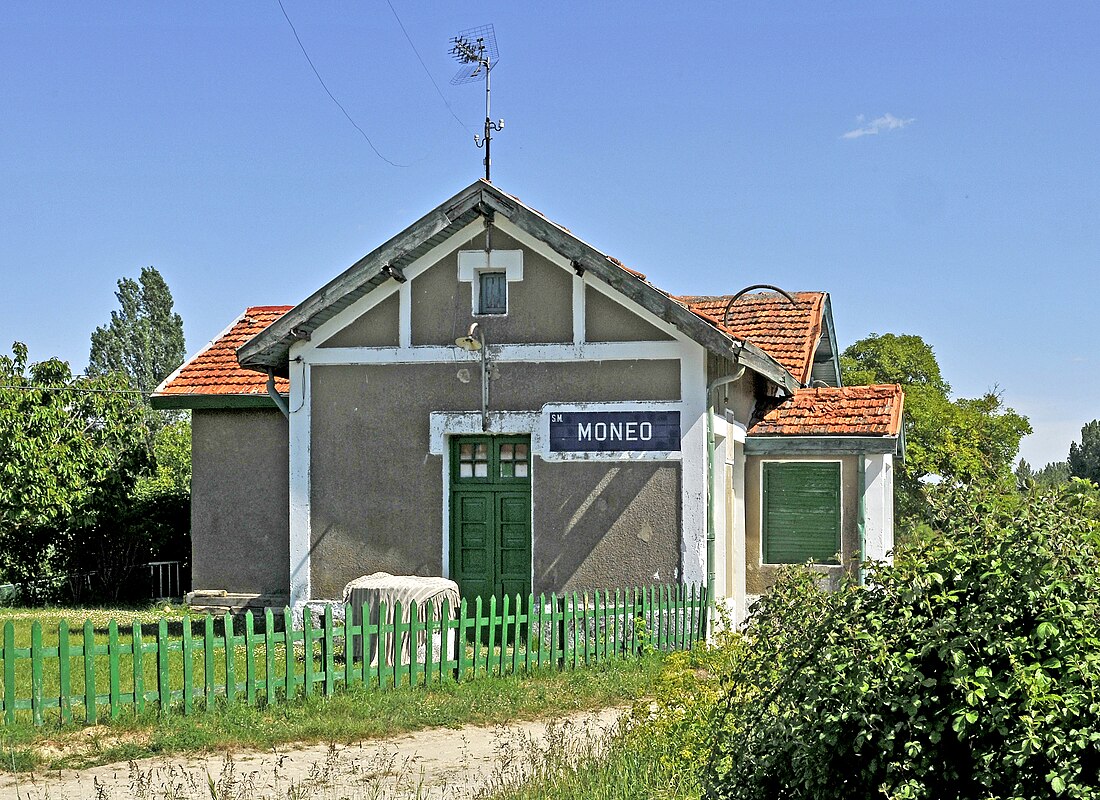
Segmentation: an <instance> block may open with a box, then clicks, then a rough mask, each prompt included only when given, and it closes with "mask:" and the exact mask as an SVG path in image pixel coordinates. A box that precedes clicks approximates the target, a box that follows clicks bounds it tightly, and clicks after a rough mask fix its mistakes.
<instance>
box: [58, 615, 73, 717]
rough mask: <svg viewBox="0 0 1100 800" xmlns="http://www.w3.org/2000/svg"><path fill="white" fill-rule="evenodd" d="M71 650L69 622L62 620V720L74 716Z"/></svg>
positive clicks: (60, 634)
mask: <svg viewBox="0 0 1100 800" xmlns="http://www.w3.org/2000/svg"><path fill="white" fill-rule="evenodd" d="M71 657H72V656H71V654H70V652H69V623H68V622H67V621H66V620H61V622H60V623H58V625H57V681H58V685H59V688H60V690H61V691H60V696H59V697H58V700H59V701H60V703H61V722H62V723H65V722H69V721H70V720H71V719H72V718H73V707H72V693H73V685H72V679H71V677H70V676H71V669H72V664H70V663H69V659H70V658H71Z"/></svg>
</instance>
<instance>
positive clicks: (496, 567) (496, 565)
mask: <svg viewBox="0 0 1100 800" xmlns="http://www.w3.org/2000/svg"><path fill="white" fill-rule="evenodd" d="M530 450H531V445H530V439H529V437H526V436H460V437H454V438H453V439H452V440H451V576H452V578H453V579H454V580H455V581H456V582H457V583H458V585H459V588H460V590H461V593H462V596H463V597H466V598H467V599H472V598H474V597H476V596H479V595H480V596H481V597H483V598H486V599H487V598H488V597H490V596H491V595H496V596H498V597H501V596H503V595H504V594H509V595H513V596H514V595H515V594H517V593H518V594H520V595H524V596H526V595H527V594H529V593H530V591H531V471H530Z"/></svg>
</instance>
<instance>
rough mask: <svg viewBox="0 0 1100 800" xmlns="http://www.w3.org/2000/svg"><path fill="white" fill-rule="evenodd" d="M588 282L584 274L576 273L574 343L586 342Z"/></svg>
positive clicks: (574, 279) (574, 281)
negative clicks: (586, 287)
mask: <svg viewBox="0 0 1100 800" xmlns="http://www.w3.org/2000/svg"><path fill="white" fill-rule="evenodd" d="M587 285H588V282H587V281H586V280H585V279H584V275H575V276H574V277H573V284H572V286H573V344H574V345H582V344H584V330H585V326H586V325H587V324H588V323H587V321H586V316H585V315H586V313H587V311H586V306H585V294H586V291H585V288H584V287H585V286H587Z"/></svg>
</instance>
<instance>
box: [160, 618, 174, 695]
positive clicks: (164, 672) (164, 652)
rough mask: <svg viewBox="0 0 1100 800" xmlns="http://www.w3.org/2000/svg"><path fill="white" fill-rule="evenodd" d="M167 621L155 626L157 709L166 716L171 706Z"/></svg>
mask: <svg viewBox="0 0 1100 800" xmlns="http://www.w3.org/2000/svg"><path fill="white" fill-rule="evenodd" d="M168 669H169V667H168V620H166V619H162V620H160V622H159V624H158V625H157V707H158V708H159V709H160V713H161V714H162V715H163V714H166V713H168V710H169V709H170V708H171V706H172V680H171V677H170V675H169V673H168Z"/></svg>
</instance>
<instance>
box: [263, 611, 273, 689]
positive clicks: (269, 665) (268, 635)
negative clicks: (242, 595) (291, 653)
mask: <svg viewBox="0 0 1100 800" xmlns="http://www.w3.org/2000/svg"><path fill="white" fill-rule="evenodd" d="M264 702H265V703H267V705H269V706H270V705H274V704H275V614H274V612H272V610H271V609H270V608H265V609H264Z"/></svg>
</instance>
